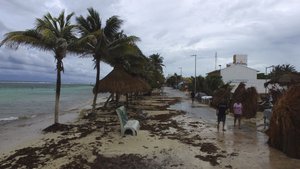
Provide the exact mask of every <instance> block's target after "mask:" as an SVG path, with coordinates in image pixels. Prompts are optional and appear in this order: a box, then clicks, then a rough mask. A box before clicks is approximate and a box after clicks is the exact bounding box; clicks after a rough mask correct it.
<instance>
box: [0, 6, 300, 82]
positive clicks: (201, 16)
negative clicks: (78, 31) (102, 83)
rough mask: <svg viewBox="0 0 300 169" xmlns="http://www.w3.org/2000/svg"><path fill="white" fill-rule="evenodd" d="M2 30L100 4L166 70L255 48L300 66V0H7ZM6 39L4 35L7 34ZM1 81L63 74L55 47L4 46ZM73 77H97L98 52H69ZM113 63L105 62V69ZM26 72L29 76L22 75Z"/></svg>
mask: <svg viewBox="0 0 300 169" xmlns="http://www.w3.org/2000/svg"><path fill="white" fill-rule="evenodd" d="M0 6H1V7H0V8H1V10H0V14H1V18H0V35H1V37H3V35H4V33H6V32H8V31H15V30H25V29H29V28H33V26H34V22H35V18H37V17H42V16H43V15H44V14H46V13H47V12H50V13H51V14H52V15H54V16H57V15H58V14H59V12H60V11H61V10H63V9H64V10H65V11H66V12H75V14H76V15H77V16H79V15H83V16H85V15H86V14H87V10H86V9H87V8H88V7H93V8H95V9H96V10H97V11H99V13H100V14H101V17H102V21H105V20H106V19H107V18H109V17H110V16H112V15H118V16H120V18H121V19H123V20H124V24H123V27H122V28H123V29H124V31H125V33H127V34H129V35H136V36H138V37H140V38H141V42H139V43H138V45H139V47H140V48H141V49H142V51H143V53H144V54H145V55H151V54H153V53H159V54H160V55H161V56H163V57H164V64H165V65H166V67H165V68H164V72H165V75H168V74H173V73H180V69H179V67H182V72H183V75H184V76H192V75H194V57H192V56H191V55H193V54H196V55H197V74H198V75H199V74H201V75H205V74H206V73H207V72H209V71H212V70H214V69H215V57H214V55H215V52H217V53H218V60H217V65H222V67H224V66H225V65H226V63H229V62H232V56H233V55H234V54H247V55H248V66H249V67H252V68H255V69H257V70H260V71H261V72H264V69H265V67H266V66H270V65H278V64H292V65H294V66H296V69H297V70H298V71H299V68H300V67H299V66H298V65H299V63H300V57H299V52H300V48H299V45H300V29H299V27H300V20H299V18H300V10H299V8H300V1H298V0H285V1H279V0H243V1H241V0H218V1H212V0H184V1H182V0H142V1H141V0H101V1H88V0H76V1H69V0H52V1H38V0H27V1H23V0H7V1H5V0H3V1H0ZM0 39H2V38H0ZM0 59H1V63H0V70H1V73H0V80H7V79H13V80H26V79H28V80H32V78H33V79H34V77H35V78H37V80H55V76H56V75H55V62H54V58H53V56H52V53H45V52H41V51H36V50H34V49H30V50H28V49H27V48H20V49H19V50H17V51H13V50H10V49H6V48H3V47H2V48H0ZM64 64H65V70H66V71H65V74H64V75H63V80H64V81H65V82H68V81H70V82H88V83H89V82H93V81H94V75H95V72H94V70H93V66H94V65H93V62H92V61H91V59H88V58H87V59H82V58H78V57H76V56H68V57H67V58H66V59H65V60H64ZM110 70H111V68H110V67H109V66H107V65H105V64H103V66H102V68H101V72H102V73H101V76H102V77H103V76H104V75H105V74H107V73H108V72H109V71H110ZM18 78H21V79H18Z"/></svg>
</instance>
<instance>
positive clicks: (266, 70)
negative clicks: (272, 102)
mask: <svg viewBox="0 0 300 169" xmlns="http://www.w3.org/2000/svg"><path fill="white" fill-rule="evenodd" d="M269 68H273V69H274V65H272V66H268V67H266V72H265V78H266V83H267V73H268V72H267V71H268V69H269ZM265 93H267V86H266V87H265Z"/></svg>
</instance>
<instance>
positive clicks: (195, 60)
mask: <svg viewBox="0 0 300 169" xmlns="http://www.w3.org/2000/svg"><path fill="white" fill-rule="evenodd" d="M191 56H195V89H194V93H195V94H196V85H197V80H196V63H197V59H196V57H197V55H191Z"/></svg>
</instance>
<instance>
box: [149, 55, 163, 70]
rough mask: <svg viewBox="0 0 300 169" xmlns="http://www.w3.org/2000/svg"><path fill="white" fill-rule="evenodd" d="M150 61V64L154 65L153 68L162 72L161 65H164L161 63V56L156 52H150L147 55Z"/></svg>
mask: <svg viewBox="0 0 300 169" xmlns="http://www.w3.org/2000/svg"><path fill="white" fill-rule="evenodd" d="M149 58H150V61H151V63H152V65H153V66H154V69H155V70H157V71H159V72H163V68H162V67H163V66H165V65H164V64H163V59H164V58H163V57H161V56H160V55H159V54H158V53H157V54H152V55H150V56H149Z"/></svg>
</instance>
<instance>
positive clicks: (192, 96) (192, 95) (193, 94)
mask: <svg viewBox="0 0 300 169" xmlns="http://www.w3.org/2000/svg"><path fill="white" fill-rule="evenodd" d="M191 98H192V103H194V99H195V93H194V91H192V93H191Z"/></svg>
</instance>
